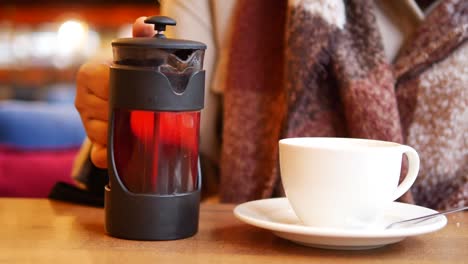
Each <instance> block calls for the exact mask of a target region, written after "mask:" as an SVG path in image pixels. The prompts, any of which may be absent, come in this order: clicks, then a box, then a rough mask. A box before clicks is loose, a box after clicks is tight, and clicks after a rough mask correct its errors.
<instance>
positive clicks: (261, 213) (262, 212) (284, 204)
mask: <svg viewBox="0 0 468 264" xmlns="http://www.w3.org/2000/svg"><path fill="white" fill-rule="evenodd" d="M433 213H436V211H434V210H431V209H428V208H425V207H421V206H416V205H411V204H405V203H398V202H393V203H392V204H391V206H390V208H388V210H387V211H386V212H385V215H384V217H383V219H382V220H381V221H379V223H377V224H376V225H373V227H372V228H371V229H364V230H361V229H360V230H356V229H353V230H343V229H334V228H319V227H312V226H305V225H303V224H302V223H301V221H300V220H299V219H298V218H297V216H296V214H295V213H294V211H293V210H292V209H291V206H290V205H289V202H288V200H287V198H274V199H265V200H257V201H252V202H247V203H243V204H240V205H238V206H237V207H236V208H234V214H235V215H236V217H237V218H239V219H240V220H241V221H244V222H246V223H248V224H251V225H254V226H257V227H260V228H264V229H268V230H271V231H272V232H273V233H274V234H275V235H277V236H279V237H282V238H284V239H287V240H291V241H293V242H295V243H298V244H301V245H305V246H311V247H319V248H331V249H345V250H359V249H371V248H377V247H382V246H385V245H388V244H392V243H396V242H399V241H401V240H403V239H405V238H406V237H409V236H416V235H422V234H426V233H430V232H434V231H437V230H439V229H441V228H443V227H444V226H445V225H446V224H447V218H446V217H445V216H443V215H441V216H437V217H434V218H432V219H429V220H426V221H424V222H421V223H418V224H414V225H407V226H405V227H395V228H391V229H384V228H385V226H387V225H388V224H390V223H393V222H396V221H400V220H405V219H409V218H413V217H418V216H423V215H428V214H433Z"/></svg>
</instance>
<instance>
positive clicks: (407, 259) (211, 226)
mask: <svg viewBox="0 0 468 264" xmlns="http://www.w3.org/2000/svg"><path fill="white" fill-rule="evenodd" d="M233 207H234V206H233V205H220V204H206V205H202V208H201V216H200V230H199V232H198V234H197V235H196V236H194V237H192V238H188V239H183V240H177V241H162V242H161V241H159V242H145V241H129V240H122V239H117V238H113V237H110V236H108V235H106V234H105V233H104V227H103V219H104V211H103V209H99V208H91V207H85V206H79V205H72V204H67V203H61V202H55V201H49V200H45V199H7V198H2V199H0V263H67V264H72V263H80V264H81V263H242V264H247V263H268V264H272V263H281V264H287V263H376V262H377V263H399V264H401V263H447V264H453V263H468V213H467V212H465V213H464V212H461V213H457V214H453V215H450V216H448V225H447V226H446V227H445V228H444V229H442V230H441V231H438V232H435V233H431V234H427V235H422V236H418V237H410V238H407V239H406V240H404V241H402V242H400V243H398V244H394V245H389V246H386V247H383V248H379V249H373V250H368V251H334V250H321V249H314V248H308V247H303V246H299V245H296V244H294V243H291V242H289V241H286V240H283V239H281V238H278V237H275V236H274V235H272V234H271V233H270V232H268V231H266V230H262V229H258V228H255V227H252V226H249V225H246V224H244V223H242V222H240V221H238V220H237V219H236V218H235V217H234V215H233V214H232V209H233Z"/></svg>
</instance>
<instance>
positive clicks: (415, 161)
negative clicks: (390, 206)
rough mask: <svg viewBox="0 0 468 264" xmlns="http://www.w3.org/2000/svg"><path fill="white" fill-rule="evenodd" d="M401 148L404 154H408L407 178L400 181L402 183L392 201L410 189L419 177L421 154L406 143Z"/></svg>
mask: <svg viewBox="0 0 468 264" xmlns="http://www.w3.org/2000/svg"><path fill="white" fill-rule="evenodd" d="M400 150H401V154H402V155H403V154H406V156H407V157H408V163H409V165H408V173H407V174H406V176H405V179H404V180H403V181H402V182H401V183H400V185H398V188H397V189H396V190H395V192H394V194H393V198H392V199H393V200H392V201H395V200H396V199H398V198H400V196H402V195H403V194H405V193H406V192H407V191H408V190H409V188H410V187H411V185H413V183H414V181H415V180H416V177H418V172H419V155H418V153H417V152H416V150H414V148H412V147H409V146H405V145H401V146H400Z"/></svg>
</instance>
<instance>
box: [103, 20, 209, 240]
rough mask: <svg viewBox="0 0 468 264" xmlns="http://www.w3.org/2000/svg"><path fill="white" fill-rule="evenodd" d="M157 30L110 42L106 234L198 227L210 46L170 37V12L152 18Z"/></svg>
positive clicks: (187, 232) (182, 232) (154, 234)
mask: <svg viewBox="0 0 468 264" xmlns="http://www.w3.org/2000/svg"><path fill="white" fill-rule="evenodd" d="M145 23H148V24H154V27H155V30H156V32H157V33H156V34H155V35H154V37H149V38H122V39H117V40H114V41H113V42H112V49H113V56H114V61H113V64H112V66H111V67H110V103H109V107H110V109H109V113H110V114H109V133H108V170H109V184H108V185H107V186H106V188H105V225H106V231H107V232H108V234H110V235H112V236H115V237H121V238H126V239H135V240H171V239H179V238H185V237H189V236H192V235H194V234H195V233H196V232H197V230H198V218H199V204H200V188H201V173H200V165H199V156H198V145H199V126H200V111H201V109H202V108H203V106H204V84H205V72H204V71H203V57H204V52H205V49H206V45H205V44H203V43H200V42H195V41H189V40H180V39H169V38H166V36H165V35H164V31H165V28H166V26H168V25H171V26H174V25H176V21H174V20H173V19H171V18H169V17H163V16H153V17H150V18H148V19H146V20H145Z"/></svg>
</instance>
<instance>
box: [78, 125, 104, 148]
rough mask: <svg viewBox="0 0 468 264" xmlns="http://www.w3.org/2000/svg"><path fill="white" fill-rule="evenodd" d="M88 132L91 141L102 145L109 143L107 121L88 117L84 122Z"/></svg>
mask: <svg viewBox="0 0 468 264" xmlns="http://www.w3.org/2000/svg"><path fill="white" fill-rule="evenodd" d="M83 123H84V126H85V130H86V134H87V135H88V137H89V139H90V140H91V142H93V143H95V144H100V145H107V122H105V121H101V120H96V119H88V120H85V121H84V122H83Z"/></svg>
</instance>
